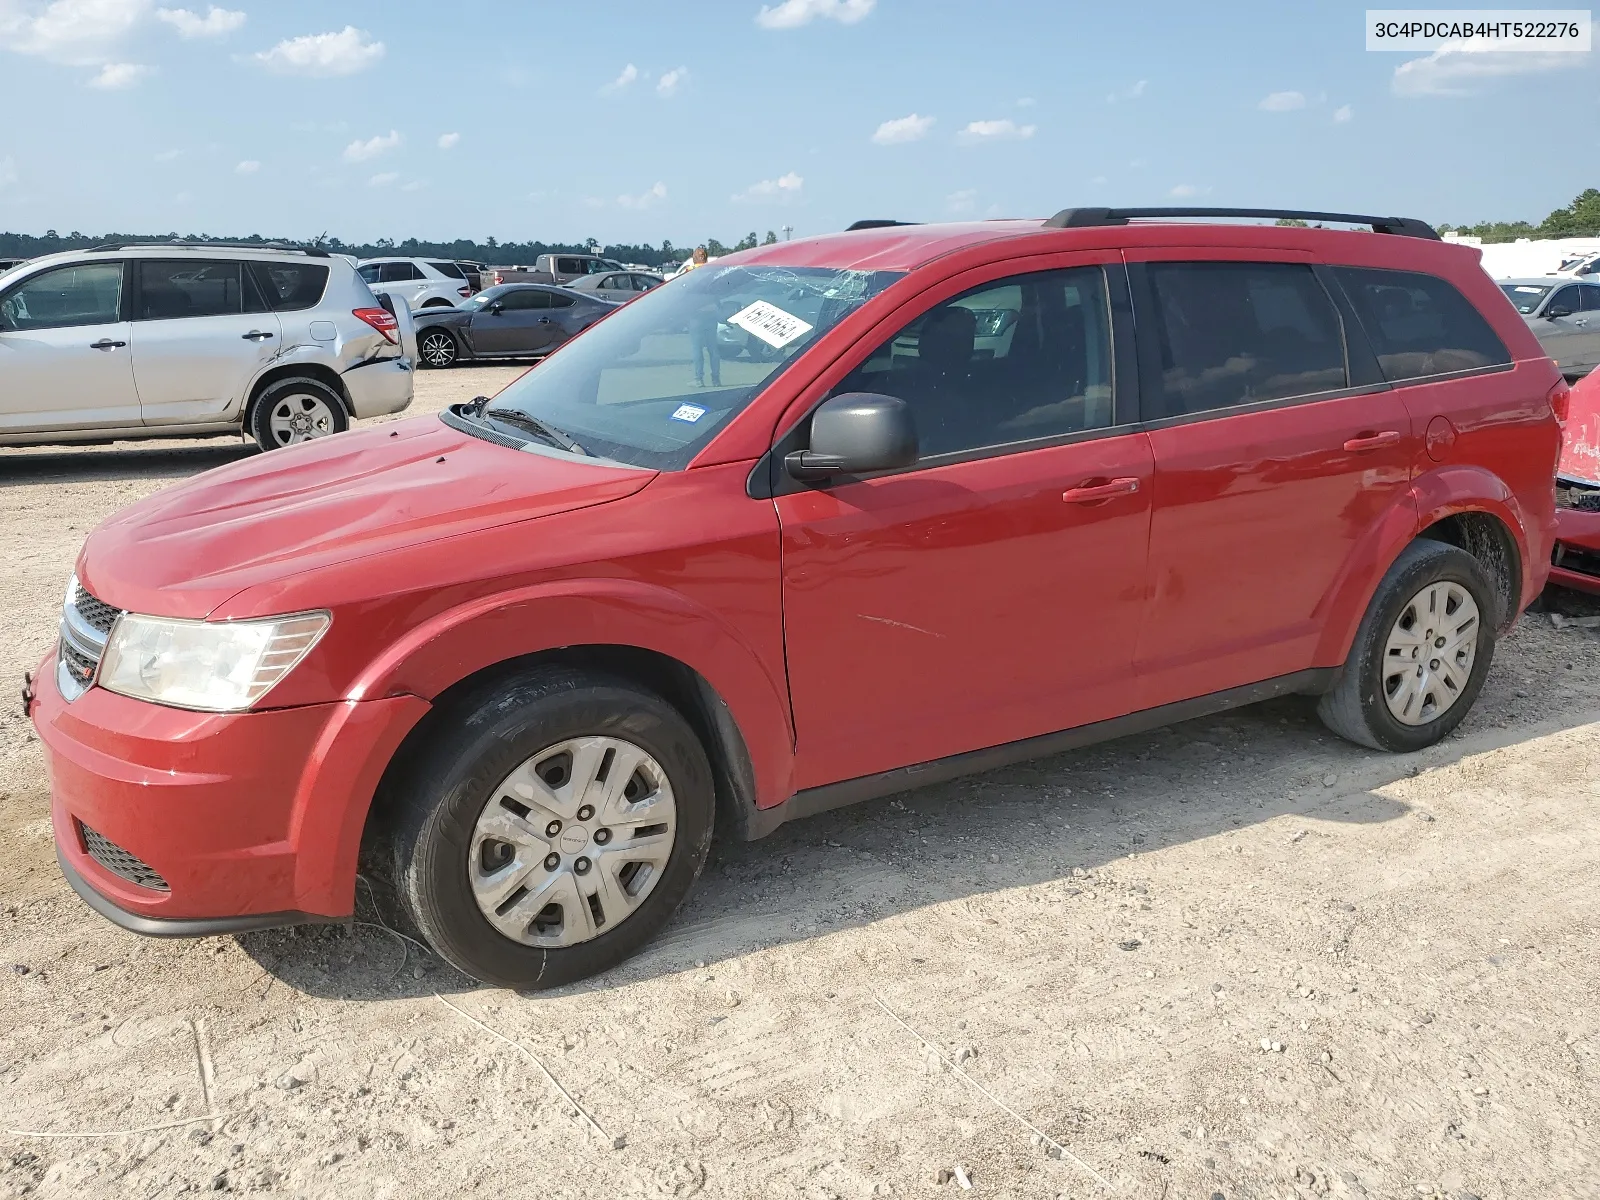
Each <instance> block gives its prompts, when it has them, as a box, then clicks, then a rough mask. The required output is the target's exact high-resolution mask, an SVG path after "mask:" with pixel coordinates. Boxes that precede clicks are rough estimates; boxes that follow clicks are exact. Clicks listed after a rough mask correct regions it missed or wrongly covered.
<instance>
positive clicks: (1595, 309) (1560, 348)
mask: <svg viewBox="0 0 1600 1200" xmlns="http://www.w3.org/2000/svg"><path fill="white" fill-rule="evenodd" d="M1499 283H1500V290H1501V291H1502V292H1504V293H1505V294H1506V296H1507V297H1508V298H1509V299H1510V300H1511V303H1512V304H1514V305H1515V306H1516V309H1517V311H1518V312H1519V313H1521V314H1522V318H1523V320H1525V321H1526V322H1527V323H1528V328H1529V329H1531V330H1533V335H1534V337H1536V338H1538V339H1539V344H1540V345H1541V346H1543V347H1544V351H1545V353H1546V354H1548V355H1549V356H1550V357H1551V358H1553V359H1555V361H1556V366H1558V367H1560V368H1561V373H1562V374H1563V375H1565V376H1566V377H1567V378H1568V379H1579V378H1582V377H1583V376H1584V375H1587V374H1588V373H1589V372H1590V371H1593V370H1594V369H1595V368H1596V367H1600V282H1595V283H1590V282H1588V281H1587V280H1576V279H1575V280H1573V281H1571V282H1566V281H1564V280H1562V279H1560V278H1558V277H1553V276H1549V275H1544V276H1530V277H1528V278H1525V279H1502V280H1500V281H1499Z"/></svg>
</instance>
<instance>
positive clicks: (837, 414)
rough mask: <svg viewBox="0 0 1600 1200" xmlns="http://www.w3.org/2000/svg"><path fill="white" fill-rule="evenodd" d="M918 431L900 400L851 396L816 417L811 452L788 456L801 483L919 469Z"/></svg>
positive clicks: (838, 398)
mask: <svg viewBox="0 0 1600 1200" xmlns="http://www.w3.org/2000/svg"><path fill="white" fill-rule="evenodd" d="M916 461H917V426H916V422H915V421H914V420H913V419H912V417H911V408H910V406H909V405H907V404H906V402H905V401H904V400H901V399H900V398H899V397H897V396H883V395H879V394H877V393H875V392H846V393H845V394H844V395H842V396H835V397H833V398H832V399H831V400H827V401H824V402H823V405H822V407H821V408H819V409H817V411H816V412H815V413H814V414H813V415H812V417H811V448H810V449H809V450H796V451H794V452H793V453H792V454H788V455H785V456H784V460H783V466H784V469H785V470H786V471H788V472H789V474H790V475H792V476H793V477H794V478H796V479H803V480H818V479H831V478H832V477H833V476H835V475H865V474H867V473H868V472H871V471H893V470H895V469H897V468H900V467H910V466H914V465H915V464H916Z"/></svg>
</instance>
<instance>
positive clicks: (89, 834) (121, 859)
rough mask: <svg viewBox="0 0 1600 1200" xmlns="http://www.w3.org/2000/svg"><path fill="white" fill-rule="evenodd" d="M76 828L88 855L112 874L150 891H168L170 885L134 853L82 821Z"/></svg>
mask: <svg viewBox="0 0 1600 1200" xmlns="http://www.w3.org/2000/svg"><path fill="white" fill-rule="evenodd" d="M78 828H79V829H80V830H81V831H82V832H83V848H84V849H85V850H87V851H88V852H89V857H90V858H92V859H94V860H95V862H97V863H99V864H100V865H101V866H102V867H104V868H105V869H106V870H108V871H110V872H111V873H112V874H113V875H119V876H121V877H122V878H123V879H126V880H127V881H128V882H129V883H136V884H138V885H139V886H140V887H142V888H149V889H150V890H151V891H152V892H170V891H171V890H172V888H171V886H170V885H168V883H167V881H166V880H165V879H163V878H161V872H159V871H157V870H156V869H155V868H154V867H152V866H151V865H150V864H149V863H147V862H145V861H144V860H143V859H142V858H140V857H139V856H138V855H136V854H129V853H128V852H127V851H126V850H124V849H123V848H122V847H121V846H119V845H117V844H116V843H115V842H113V841H112V840H111V839H110V838H108V837H106V836H105V835H104V834H99V833H96V832H95V831H94V830H92V829H90V828H89V827H88V826H87V825H85V824H84V823H83V822H82V821H79V822H78Z"/></svg>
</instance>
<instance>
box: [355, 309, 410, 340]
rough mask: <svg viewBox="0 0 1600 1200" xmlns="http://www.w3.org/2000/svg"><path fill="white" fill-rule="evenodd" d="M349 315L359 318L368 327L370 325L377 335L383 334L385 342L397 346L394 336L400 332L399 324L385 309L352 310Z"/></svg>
mask: <svg viewBox="0 0 1600 1200" xmlns="http://www.w3.org/2000/svg"><path fill="white" fill-rule="evenodd" d="M350 315H351V316H353V317H360V318H361V319H362V320H363V321H365V322H366V323H367V324H368V325H371V326H372V327H373V328H374V329H376V330H377V331H378V332H379V333H381V334H383V338H384V340H385V341H386V342H389V343H390V344H391V345H399V342H398V341H397V340H396V335H398V334H399V332H400V322H399V321H398V320H396V319H395V315H394V314H393V313H392V312H390V311H389V310H388V309H387V308H357V309H353V310H352V311H351V313H350Z"/></svg>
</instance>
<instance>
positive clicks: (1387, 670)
mask: <svg viewBox="0 0 1600 1200" xmlns="http://www.w3.org/2000/svg"><path fill="white" fill-rule="evenodd" d="M1479 621H1480V616H1479V613H1478V605H1477V602H1476V601H1475V600H1473V598H1472V594H1471V593H1470V592H1468V591H1467V589H1466V588H1464V587H1462V586H1461V585H1460V584H1459V583H1454V582H1451V581H1448V580H1445V581H1441V582H1438V583H1430V584H1429V585H1428V586H1427V587H1425V588H1423V589H1422V590H1421V591H1420V592H1418V593H1417V594H1416V595H1415V596H1413V597H1412V598H1411V600H1410V601H1409V602H1408V603H1407V604H1406V606H1405V607H1404V608H1403V609H1401V610H1400V616H1399V618H1398V619H1397V620H1396V621H1395V623H1394V627H1393V628H1392V629H1391V630H1390V631H1389V640H1388V642H1387V643H1386V644H1385V646H1384V652H1383V670H1382V681H1383V693H1384V700H1385V702H1386V703H1387V704H1388V705H1389V712H1390V714H1391V715H1392V716H1393V717H1394V719H1395V720H1397V721H1399V722H1400V723H1401V724H1402V725H1426V724H1427V723H1428V722H1429V721H1433V720H1436V719H1437V718H1439V717H1440V716H1442V715H1443V714H1444V713H1445V712H1447V711H1448V710H1449V709H1450V708H1451V706H1453V705H1454V704H1455V703H1456V701H1458V700H1460V699H1461V696H1462V694H1463V693H1464V692H1465V691H1466V689H1467V681H1468V680H1469V679H1471V678H1472V664H1473V661H1474V660H1475V659H1476V658H1477V656H1478V624H1479Z"/></svg>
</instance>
